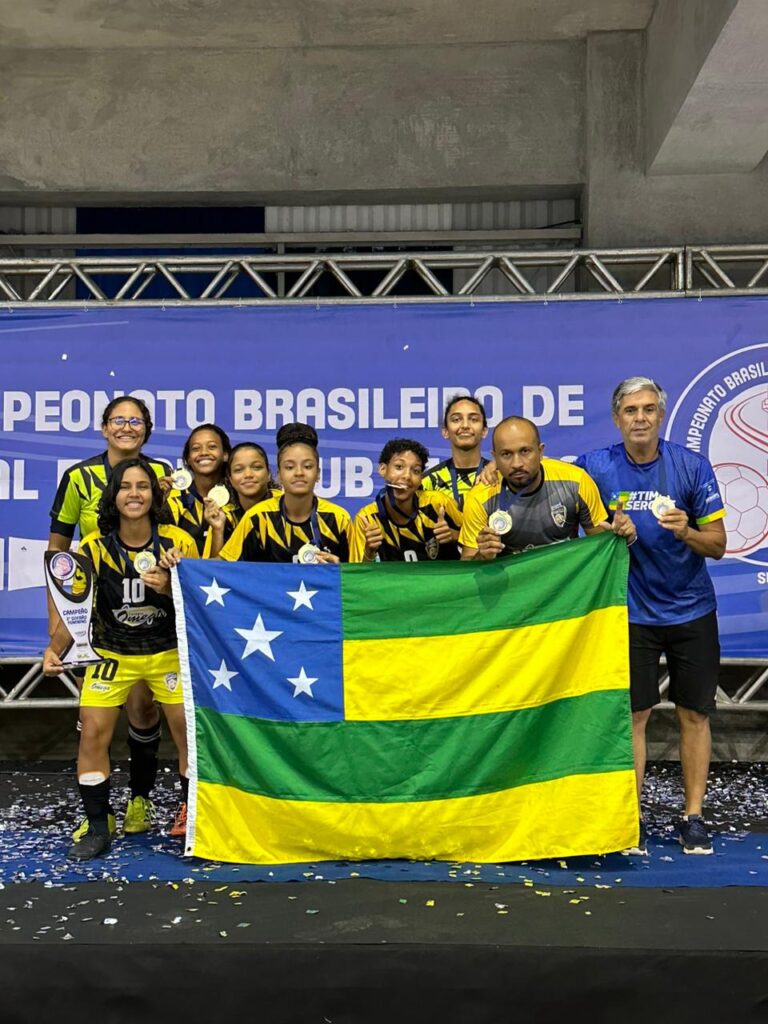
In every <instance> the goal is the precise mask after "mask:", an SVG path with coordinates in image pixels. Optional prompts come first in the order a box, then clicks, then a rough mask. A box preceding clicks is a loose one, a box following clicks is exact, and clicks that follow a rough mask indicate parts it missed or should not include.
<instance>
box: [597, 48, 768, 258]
mask: <svg viewBox="0 0 768 1024" xmlns="http://www.w3.org/2000/svg"><path fill="white" fill-rule="evenodd" d="M643 82H644V38H643V34H642V33H640V32H610V33H596V34H593V35H590V36H589V37H588V40H587V79H586V109H587V129H586V153H587V180H586V185H585V190H584V200H585V202H584V209H585V220H586V223H585V238H586V242H587V244H589V245H592V246H611V247H613V246H637V245H679V244H699V243H700V244H707V243H709V244H714V243H717V242H720V243H728V242H735V243H739V242H745V243H746V242H764V241H765V239H766V237H768V161H766V160H764V161H763V162H762V163H761V165H760V166H759V167H758V168H757V169H756V170H754V171H752V172H751V173H749V174H736V173H731V174H676V175H653V176H649V175H647V174H646V172H645V132H644V128H643V106H644V104H643Z"/></svg>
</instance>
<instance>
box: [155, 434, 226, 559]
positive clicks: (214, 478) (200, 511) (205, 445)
mask: <svg viewBox="0 0 768 1024" xmlns="http://www.w3.org/2000/svg"><path fill="white" fill-rule="evenodd" d="M231 451H232V442H231V441H230V440H229V437H228V435H227V433H226V432H225V431H224V430H222V429H221V427H219V426H218V425H217V424H216V423H203V424H202V425H201V426H199V427H195V429H194V430H193V431H192V433H191V434H190V435H189V437H188V438H187V440H186V443H185V445H184V451H183V452H182V459H183V460H184V467H185V468H184V470H179V471H178V472H177V473H174V474H173V477H172V479H173V480H174V482H175V483H176V485H177V486H176V489H175V490H174V491H173V492H172V493H171V495H170V496H169V498H168V507H169V509H170V510H171V515H172V516H173V521H174V523H175V524H176V526H179V527H180V528H181V529H182V530H185V531H186V532H187V533H188V534H189V535H190V537H192V539H193V540H194V542H195V545H196V547H197V551H198V554H200V555H202V554H203V552H204V551H205V541H206V534H207V532H208V523H207V522H206V519H205V500H206V498H207V497H208V494H209V493H210V491H211V490H213V488H214V487H219V486H222V485H223V484H224V479H225V470H226V465H227V461H228V459H229V455H230V452H231ZM179 477H186V479H184V481H183V482H184V486H183V487H180V486H178V485H179ZM227 504H228V502H227V500H226V499H224V505H225V506H226V505H227Z"/></svg>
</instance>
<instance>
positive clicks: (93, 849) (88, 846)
mask: <svg viewBox="0 0 768 1024" xmlns="http://www.w3.org/2000/svg"><path fill="white" fill-rule="evenodd" d="M111 845H112V838H111V836H110V835H109V834H108V833H107V832H96V831H95V830H94V829H92V828H89V829H88V831H87V832H86V833H85V835H84V836H83V838H82V839H78V840H77V841H76V842H74V843H73V844H72V845H71V846H70V848H69V850H67V860H92V859H93V858H94V857H98V856H100V855H101V854H102V853H106V852H107V850H108V849H109V848H110V846H111Z"/></svg>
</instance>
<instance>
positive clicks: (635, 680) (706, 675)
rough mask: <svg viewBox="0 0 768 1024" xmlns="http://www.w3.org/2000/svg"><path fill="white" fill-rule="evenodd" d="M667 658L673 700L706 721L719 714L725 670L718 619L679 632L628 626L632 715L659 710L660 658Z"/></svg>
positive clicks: (706, 617)
mask: <svg viewBox="0 0 768 1024" xmlns="http://www.w3.org/2000/svg"><path fill="white" fill-rule="evenodd" d="M662 654H664V655H666V658H667V670H668V672H669V699H670V700H671V701H672V703H673V704H676V705H678V706H679V707H681V708H688V709H690V710H691V711H698V712H699V713H700V714H702V715H709V714H711V713H712V712H713V711H714V710H715V693H716V691H717V679H718V674H719V670H720V640H719V638H718V633H717V613H716V612H710V613H709V614H708V615H704V616H702V617H701V618H700V619H693V620H692V621H691V622H683V623H681V624H680V625H678V626H640V625H637V624H635V623H630V624H629V678H630V684H629V693H630V698H631V701H632V710H633V711H646V710H647V709H648V708H652V707H653V706H654V705H655V704H658V703H659V701H660V700H661V697H660V695H659V658H660V657H661V655H662Z"/></svg>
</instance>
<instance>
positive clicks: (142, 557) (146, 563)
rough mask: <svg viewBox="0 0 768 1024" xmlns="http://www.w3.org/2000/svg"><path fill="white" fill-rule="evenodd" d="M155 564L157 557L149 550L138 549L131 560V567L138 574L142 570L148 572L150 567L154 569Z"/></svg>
mask: <svg viewBox="0 0 768 1024" xmlns="http://www.w3.org/2000/svg"><path fill="white" fill-rule="evenodd" d="M156 565H157V559H156V558H155V556H154V555H153V554H152V552H151V551H140V552H139V553H138V555H136V557H135V558H134V560H133V568H134V569H135V570H136V572H137V573H139V575H141V573H143V572H149V570H150V569H154V568H155V566H156Z"/></svg>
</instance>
